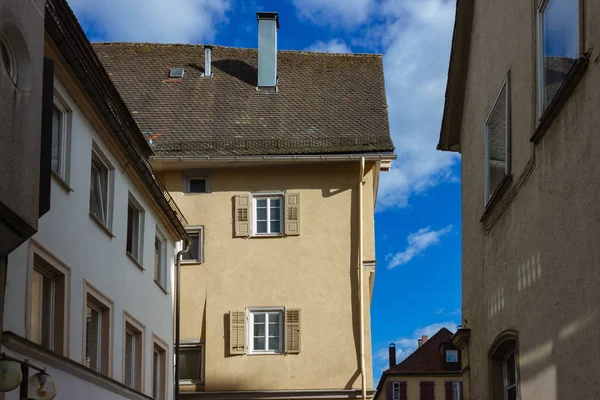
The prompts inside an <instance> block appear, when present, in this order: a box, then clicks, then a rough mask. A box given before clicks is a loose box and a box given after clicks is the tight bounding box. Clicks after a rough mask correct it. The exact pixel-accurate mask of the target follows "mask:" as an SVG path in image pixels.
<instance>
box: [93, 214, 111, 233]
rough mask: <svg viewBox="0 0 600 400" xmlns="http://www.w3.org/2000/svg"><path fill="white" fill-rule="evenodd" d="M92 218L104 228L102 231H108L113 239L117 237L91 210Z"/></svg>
mask: <svg viewBox="0 0 600 400" xmlns="http://www.w3.org/2000/svg"><path fill="white" fill-rule="evenodd" d="M90 218H91V219H92V221H94V222H95V223H96V224H97V225H98V226H99V227H100V229H102V231H104V233H106V234H107V235H108V236H110V238H111V239H114V238H115V235H113V233H112V232H111V231H110V229H108V228H107V227H106V225H104V222H102V221H101V220H100V218H98V217H96V215H95V214H92V213H91V212H90Z"/></svg>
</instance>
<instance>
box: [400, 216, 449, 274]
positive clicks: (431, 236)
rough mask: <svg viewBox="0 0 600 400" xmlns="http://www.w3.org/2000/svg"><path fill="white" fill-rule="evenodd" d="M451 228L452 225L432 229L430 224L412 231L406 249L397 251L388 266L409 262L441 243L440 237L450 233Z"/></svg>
mask: <svg viewBox="0 0 600 400" xmlns="http://www.w3.org/2000/svg"><path fill="white" fill-rule="evenodd" d="M451 230H452V225H448V226H447V227H445V228H442V229H440V230H438V231H432V230H431V228H430V227H429V226H428V227H426V228H421V229H419V230H418V231H416V232H413V233H411V234H410V235H408V238H406V240H407V241H408V246H407V247H406V250H404V251H401V252H399V253H396V254H395V255H394V256H393V257H392V258H391V260H390V261H389V263H388V268H394V267H397V266H398V265H403V264H406V263H408V262H409V261H410V260H412V259H413V258H415V257H417V256H418V255H419V254H421V253H422V252H424V251H425V250H427V248H429V247H431V246H435V245H437V244H438V243H440V238H441V237H442V236H444V235H446V234H447V233H449V232H450V231H451Z"/></svg>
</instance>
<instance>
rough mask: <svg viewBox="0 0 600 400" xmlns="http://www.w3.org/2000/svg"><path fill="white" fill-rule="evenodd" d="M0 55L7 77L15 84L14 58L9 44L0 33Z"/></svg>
mask: <svg viewBox="0 0 600 400" xmlns="http://www.w3.org/2000/svg"><path fill="white" fill-rule="evenodd" d="M0 55H1V56H2V64H4V68H5V69H6V72H7V73H8V76H10V78H11V79H12V80H13V81H14V82H17V65H16V57H15V55H14V52H13V50H12V48H11V46H10V42H9V41H8V39H7V38H6V36H5V35H4V34H2V32H0Z"/></svg>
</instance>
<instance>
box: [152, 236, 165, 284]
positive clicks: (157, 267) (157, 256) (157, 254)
mask: <svg viewBox="0 0 600 400" xmlns="http://www.w3.org/2000/svg"><path fill="white" fill-rule="evenodd" d="M161 253H162V241H161V240H160V238H159V237H158V236H155V237H154V275H155V277H156V279H158V281H159V282H160V283H163V277H162V275H163V274H162V268H161V267H162V265H161V258H162V256H161Z"/></svg>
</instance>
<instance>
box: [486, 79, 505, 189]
mask: <svg viewBox="0 0 600 400" xmlns="http://www.w3.org/2000/svg"><path fill="white" fill-rule="evenodd" d="M506 129H507V127H506V87H505V88H504V89H503V90H502V92H501V93H500V96H499V97H498V102H497V103H496V105H495V106H494V109H493V110H492V112H491V114H490V118H489V120H488V122H487V125H486V130H487V135H488V138H487V142H488V143H487V145H488V149H487V150H488V174H489V175H488V185H489V186H488V192H487V195H488V198H489V197H490V196H491V195H492V194H493V193H494V191H495V190H496V188H497V187H498V185H499V184H500V182H501V181H502V178H503V177H504V175H505V173H506V158H507V157H506V151H507V148H506V134H507V131H506Z"/></svg>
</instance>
